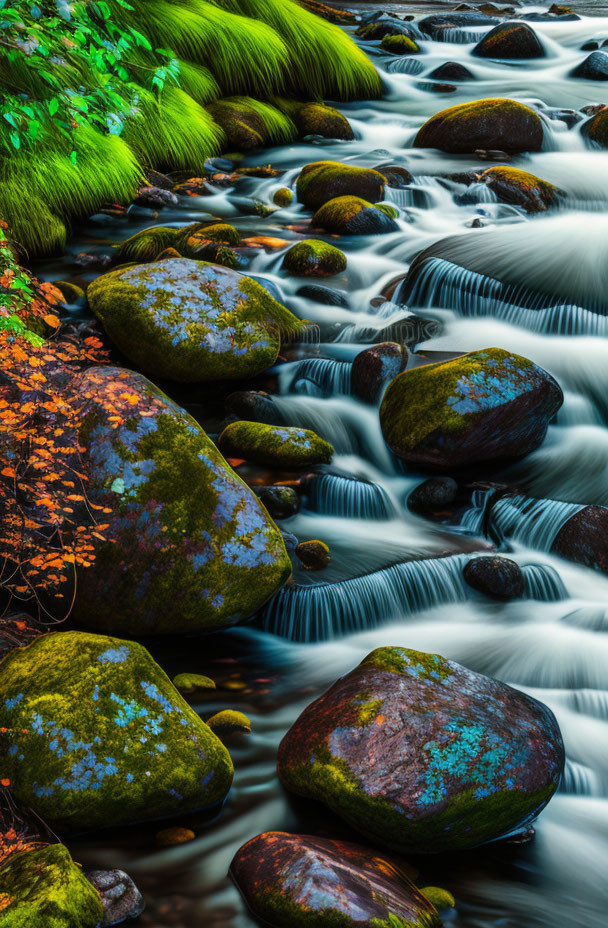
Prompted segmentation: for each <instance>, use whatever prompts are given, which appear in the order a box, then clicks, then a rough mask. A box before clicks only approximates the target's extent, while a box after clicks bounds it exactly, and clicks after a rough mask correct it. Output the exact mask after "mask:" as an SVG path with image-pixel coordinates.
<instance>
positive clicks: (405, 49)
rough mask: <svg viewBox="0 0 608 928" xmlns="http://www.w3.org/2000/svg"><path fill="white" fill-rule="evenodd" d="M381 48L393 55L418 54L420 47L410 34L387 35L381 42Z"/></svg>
mask: <svg viewBox="0 0 608 928" xmlns="http://www.w3.org/2000/svg"><path fill="white" fill-rule="evenodd" d="M380 46H381V48H383V49H384V51H385V52H390V53H391V54H392V55H417V54H419V52H420V49H419V48H418V46H417V45H416V43H415V42H414V40H413V39H410V37H409V35H385V36H384V38H383V39H382V41H381V42H380Z"/></svg>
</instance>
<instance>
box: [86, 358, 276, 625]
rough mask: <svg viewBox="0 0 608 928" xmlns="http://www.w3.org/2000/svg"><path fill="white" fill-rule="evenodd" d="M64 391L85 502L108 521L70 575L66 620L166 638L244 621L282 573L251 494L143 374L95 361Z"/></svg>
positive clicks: (271, 535)
mask: <svg viewBox="0 0 608 928" xmlns="http://www.w3.org/2000/svg"><path fill="white" fill-rule="evenodd" d="M74 390H75V391H76V393H77V394H78V393H80V394H81V395H82V397H83V408H82V426H81V428H80V431H79V441H80V444H81V445H82V447H83V448H84V449H85V450H84V451H83V454H82V462H83V468H84V471H85V475H86V486H87V497H88V499H89V500H90V501H91V502H92V503H93V504H95V505H96V506H98V507H99V509H98V510H97V511H99V512H102V510H104V511H103V514H102V516H101V518H103V520H104V524H106V525H107V527H106V528H104V530H103V532H99V533H98V534H99V535H100V536H101V538H95V539H94V542H93V543H94V546H95V551H94V559H92V562H91V563H90V565H89V566H87V567H83V568H81V569H80V570H79V572H78V577H77V590H76V600H75V603H74V611H75V615H76V617H77V618H78V619H79V620H80V621H82V622H84V623H86V624H88V625H92V626H94V627H96V628H100V629H102V630H104V631H108V630H110V631H119V632H122V633H124V632H128V633H134V634H161V633H173V634H175V633H179V632H184V631H199V632H200V631H208V630H212V629H216V628H221V627H224V626H226V625H233V624H235V623H238V622H242V621H245V620H246V619H248V618H249V617H250V616H252V615H253V614H254V613H255V612H256V611H257V610H258V609H259V608H261V606H262V605H263V604H264V603H265V602H266V600H267V599H268V598H269V597H270V596H271V595H272V594H273V593H274V592H276V590H278V589H279V588H280V587H281V586H282V585H283V583H284V582H285V581H286V580H287V578H288V577H289V575H290V573H291V564H290V561H289V558H288V556H287V553H286V551H285V547H284V544H283V541H282V538H281V534H280V532H279V531H278V529H277V527H276V526H275V524H274V523H273V522H272V520H271V519H270V518H269V516H268V514H267V512H266V510H265V509H264V507H263V506H262V505H261V504H260V502H259V500H258V499H257V497H256V496H255V495H254V493H253V492H252V491H251V490H250V489H249V487H247V486H246V485H245V484H244V483H243V481H242V480H241V479H240V478H239V477H238V476H237V475H236V474H235V473H234V472H233V471H232V470H231V469H230V467H228V465H227V464H226V461H225V460H224V459H223V458H222V456H221V454H220V453H219V452H218V450H217V448H216V446H215V445H214V444H213V442H211V441H210V439H209V438H208V437H207V435H206V434H205V432H204V431H203V430H202V429H201V428H200V426H199V425H198V423H197V422H195V420H194V419H192V418H191V416H189V415H188V414H187V413H186V412H185V411H184V410H183V409H181V408H180V407H179V406H177V405H176V404H175V403H173V402H172V401H171V400H170V399H169V398H168V397H166V396H165V395H164V394H163V393H161V391H160V390H158V389H157V388H156V387H154V386H153V385H152V384H151V383H150V382H149V381H147V380H146V379H145V377H143V376H142V375H141V374H136V373H134V372H132V371H128V370H124V369H117V368H112V367H105V366H104V367H98V368H95V367H93V368H89V369H88V370H86V371H84V372H83V373H81V374H79V375H78V378H77V380H76V382H75V383H74ZM100 524H101V523H100Z"/></svg>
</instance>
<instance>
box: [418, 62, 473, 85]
mask: <svg viewBox="0 0 608 928" xmlns="http://www.w3.org/2000/svg"><path fill="white" fill-rule="evenodd" d="M429 77H432V78H433V80H436V81H473V80H475V75H474V74H472V73H471V72H470V71H469V69H468V68H465V66H464V65H463V64H460V62H459V61H446V62H445V63H444V64H440V65H439V67H438V68H435V70H434V71H431V73H430V74H429Z"/></svg>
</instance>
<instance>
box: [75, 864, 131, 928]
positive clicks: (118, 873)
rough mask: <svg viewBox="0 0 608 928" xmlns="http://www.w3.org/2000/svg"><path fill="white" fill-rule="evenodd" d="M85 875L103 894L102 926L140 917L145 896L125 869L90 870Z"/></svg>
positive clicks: (107, 926) (107, 927) (100, 893)
mask: <svg viewBox="0 0 608 928" xmlns="http://www.w3.org/2000/svg"><path fill="white" fill-rule="evenodd" d="M85 876H86V878H87V879H88V881H89V882H90V883H92V884H93V886H94V887H95V889H96V890H97V892H98V893H99V895H100V896H101V904H102V905H103V916H104V917H103V922H102V923H101V924H102V928H109V926H110V925H120V924H121V923H122V922H125V921H127V920H130V919H133V918H138V917H139V916H140V915H141V913H142V912H143V910H144V908H145V905H146V904H145V902H144V897H143V896H142V894H141V893H140V891H139V890H138V888H137V886H136V885H135V883H134V882H133V880H132V879H131V877H130V876H129V875H128V874H127V873H125V872H124V870H88V871H87V872H86V873H85Z"/></svg>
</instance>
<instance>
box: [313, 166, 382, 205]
mask: <svg viewBox="0 0 608 928" xmlns="http://www.w3.org/2000/svg"><path fill="white" fill-rule="evenodd" d="M385 186H386V178H385V177H384V175H383V174H380V172H379V171H376V170H374V169H373V168H358V167H355V166H354V165H352V164H341V162H339V161H313V162H312V163H311V164H307V165H306V167H304V168H302V170H301V172H300V174H299V176H298V180H297V182H296V194H297V197H298V200H299V201H300V203H303V204H304V206H307V207H308V208H309V209H318V208H319V207H320V206H323V204H324V203H327V202H328V201H329V200H333V199H335V198H336V197H342V196H356V197H364V198H365V199H366V200H370V201H371V202H372V203H375V202H377V201H378V200H382V199H383V197H384V189H385Z"/></svg>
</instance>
